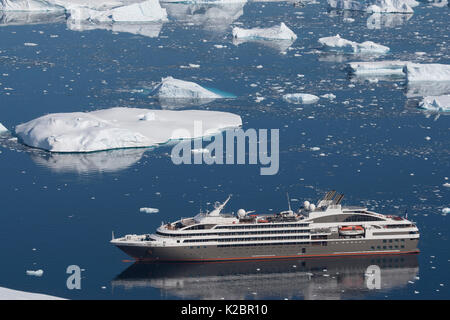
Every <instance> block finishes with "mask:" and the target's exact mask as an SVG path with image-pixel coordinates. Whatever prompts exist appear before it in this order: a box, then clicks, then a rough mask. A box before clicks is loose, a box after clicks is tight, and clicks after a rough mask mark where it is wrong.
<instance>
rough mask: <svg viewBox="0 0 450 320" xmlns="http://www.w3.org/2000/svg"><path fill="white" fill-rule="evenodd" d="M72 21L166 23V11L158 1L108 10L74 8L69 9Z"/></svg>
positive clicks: (147, 1)
mask: <svg viewBox="0 0 450 320" xmlns="http://www.w3.org/2000/svg"><path fill="white" fill-rule="evenodd" d="M67 11H68V12H69V14H70V20H72V21H91V22H97V23H98V22H99V23H105V22H107V23H108V22H151V21H166V20H167V12H166V9H163V8H161V5H160V4H159V1H158V0H146V1H143V2H140V3H133V4H130V5H123V6H119V7H115V8H112V9H108V10H98V9H92V8H90V7H87V6H72V7H69V8H68V9H67Z"/></svg>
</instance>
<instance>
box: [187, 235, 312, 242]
mask: <svg viewBox="0 0 450 320" xmlns="http://www.w3.org/2000/svg"><path fill="white" fill-rule="evenodd" d="M288 239H309V236H293V237H264V238H231V239H187V240H184V241H183V242H184V243H187V242H211V241H217V242H236V241H264V240H288Z"/></svg>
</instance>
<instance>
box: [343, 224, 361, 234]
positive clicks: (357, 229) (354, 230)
mask: <svg viewBox="0 0 450 320" xmlns="http://www.w3.org/2000/svg"><path fill="white" fill-rule="evenodd" d="M339 233H340V234H342V235H344V236H358V235H362V234H364V228H363V227H362V226H342V227H340V228H339Z"/></svg>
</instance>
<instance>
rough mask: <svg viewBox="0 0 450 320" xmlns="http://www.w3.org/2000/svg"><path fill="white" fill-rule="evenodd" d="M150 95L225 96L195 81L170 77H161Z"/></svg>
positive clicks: (163, 96)
mask: <svg viewBox="0 0 450 320" xmlns="http://www.w3.org/2000/svg"><path fill="white" fill-rule="evenodd" d="M152 95H154V96H156V97H159V98H170V99H218V98H227V97H225V96H222V95H220V94H218V93H215V92H212V91H210V90H208V89H205V88H203V87H202V86H200V85H198V84H197V83H195V82H191V81H184V80H179V79H175V78H172V77H166V78H162V80H161V82H160V83H159V84H158V85H156V86H155V88H154V89H153V92H152Z"/></svg>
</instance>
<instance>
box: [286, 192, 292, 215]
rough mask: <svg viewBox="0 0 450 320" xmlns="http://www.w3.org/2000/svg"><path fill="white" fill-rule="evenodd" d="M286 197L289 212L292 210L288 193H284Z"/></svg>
mask: <svg viewBox="0 0 450 320" xmlns="http://www.w3.org/2000/svg"><path fill="white" fill-rule="evenodd" d="M286 197H287V201H288V207H289V211H292V209H291V200H289V193H288V192H286Z"/></svg>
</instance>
